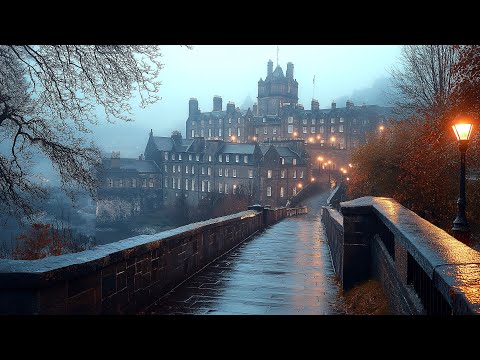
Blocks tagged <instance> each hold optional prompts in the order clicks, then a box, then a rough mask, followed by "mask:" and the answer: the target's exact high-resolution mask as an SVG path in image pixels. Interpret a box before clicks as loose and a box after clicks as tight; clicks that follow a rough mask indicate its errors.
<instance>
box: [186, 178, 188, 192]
mask: <svg viewBox="0 0 480 360" xmlns="http://www.w3.org/2000/svg"><path fill="white" fill-rule="evenodd" d="M185 190H188V179H185Z"/></svg>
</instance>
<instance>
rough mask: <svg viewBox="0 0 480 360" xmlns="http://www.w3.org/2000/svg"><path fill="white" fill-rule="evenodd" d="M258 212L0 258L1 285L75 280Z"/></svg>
mask: <svg viewBox="0 0 480 360" xmlns="http://www.w3.org/2000/svg"><path fill="white" fill-rule="evenodd" d="M258 214H260V213H259V212H257V211H254V210H247V211H242V212H239V213H235V214H232V215H227V216H222V217H218V218H213V219H209V220H205V221H200V222H197V223H192V224H188V225H185V226H180V227H178V228H175V229H171V230H167V231H162V232H159V233H156V234H153V235H138V236H134V237H131V238H128V239H124V240H119V241H116V242H113V243H110V244H105V245H98V246H95V247H94V248H93V249H90V250H85V251H81V252H77V253H71V254H64V255H59V256H50V257H47V258H43V259H38V260H0V289H1V288H18V287H22V288H32V287H41V286H42V285H45V284H46V283H47V282H48V283H50V284H51V283H52V282H56V281H61V280H66V279H67V280H68V279H75V278H78V277H81V276H84V275H87V274H89V273H92V272H94V271H96V270H99V269H101V268H104V267H107V266H109V265H111V264H115V263H118V262H121V261H124V260H128V259H130V258H134V257H136V256H140V255H142V254H144V253H146V252H148V251H151V250H153V249H156V248H160V247H162V246H165V245H166V244H167V242H168V240H170V239H174V238H178V237H181V238H186V237H189V236H194V235H196V234H199V233H202V232H203V231H205V230H208V229H209V228H215V227H219V226H225V225H228V223H234V222H236V221H237V220H238V219H239V218H240V219H244V218H247V217H254V216H256V215H258Z"/></svg>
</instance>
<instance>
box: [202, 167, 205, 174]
mask: <svg viewBox="0 0 480 360" xmlns="http://www.w3.org/2000/svg"><path fill="white" fill-rule="evenodd" d="M202 175H205V168H204V167H203V166H202Z"/></svg>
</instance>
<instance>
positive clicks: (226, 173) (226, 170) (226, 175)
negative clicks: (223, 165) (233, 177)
mask: <svg viewBox="0 0 480 360" xmlns="http://www.w3.org/2000/svg"><path fill="white" fill-rule="evenodd" d="M225 177H228V169H225Z"/></svg>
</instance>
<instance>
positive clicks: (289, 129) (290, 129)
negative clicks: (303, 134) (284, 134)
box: [288, 125, 293, 134]
mask: <svg viewBox="0 0 480 360" xmlns="http://www.w3.org/2000/svg"><path fill="white" fill-rule="evenodd" d="M288 133H289V134H291V133H293V125H288Z"/></svg>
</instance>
